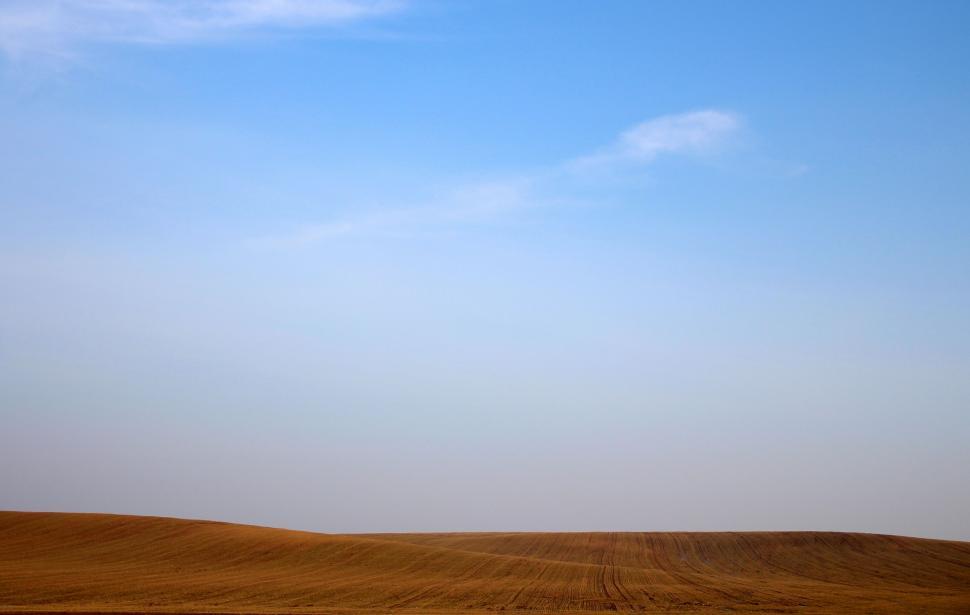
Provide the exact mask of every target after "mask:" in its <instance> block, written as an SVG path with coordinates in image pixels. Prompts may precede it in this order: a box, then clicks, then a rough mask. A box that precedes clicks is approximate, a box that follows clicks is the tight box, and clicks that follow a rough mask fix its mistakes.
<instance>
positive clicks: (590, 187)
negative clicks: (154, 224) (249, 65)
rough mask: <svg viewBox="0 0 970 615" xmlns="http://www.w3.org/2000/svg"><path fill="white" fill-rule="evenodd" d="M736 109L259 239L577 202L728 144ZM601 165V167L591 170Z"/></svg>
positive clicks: (656, 123)
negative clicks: (410, 203)
mask: <svg viewBox="0 0 970 615" xmlns="http://www.w3.org/2000/svg"><path fill="white" fill-rule="evenodd" d="M741 124H742V122H741V118H740V116H738V115H737V114H735V113H732V112H728V111H723V110H715V109H707V110H702V111H693V112H688V113H680V114H674V115H665V116H660V117H656V118H653V119H650V120H647V121H645V122H641V123H640V124H637V125H636V126H633V127H632V128H630V129H628V130H626V131H624V132H623V133H621V134H620V135H619V137H618V138H617V139H616V140H615V141H614V142H613V143H611V144H610V145H608V146H606V147H604V148H602V149H600V150H598V151H596V152H593V153H592V154H589V155H585V156H581V157H578V158H574V159H571V160H567V161H565V162H562V163H559V164H557V165H555V166H553V167H552V168H550V169H547V170H545V171H542V172H536V173H533V174H531V175H526V176H520V177H515V178H506V179H498V180H492V181H487V182H478V183H471V184H467V185H464V186H460V187H459V188H458V189H455V190H452V191H449V192H448V193H446V194H443V195H441V196H440V197H438V198H436V199H435V200H434V202H432V203H429V204H425V205H420V206H414V207H400V208H389V209H384V210H378V211H373V212H370V213H367V214H364V215H358V216H348V217H345V218H340V219H336V220H332V221H328V222H322V223H315V224H308V225H305V226H303V227H301V228H298V229H296V230H294V231H292V232H289V233H283V234H280V235H276V236H272V237H266V238H263V239H261V240H259V241H257V242H256V243H257V244H259V245H270V246H275V247H280V246H302V245H307V244H312V243H316V242H319V241H323V240H326V239H332V238H336V237H341V236H348V235H360V234H396V233H399V232H407V230H408V229H414V228H416V227H420V226H427V225H441V224H448V223H455V222H470V221H475V220H482V219H487V218H490V217H494V216H497V215H500V214H502V213H503V212H509V211H514V210H521V209H525V208H536V207H550V206H555V205H558V204H561V203H564V202H576V201H577V200H581V199H578V198H576V197H574V196H573V195H571V194H570V191H571V190H572V189H574V188H577V187H580V188H581V189H582V192H583V193H584V195H589V193H590V192H591V191H592V192H593V193H594V194H595V192H596V188H597V184H598V185H599V188H601V189H603V190H605V189H607V188H608V187H609V186H608V184H609V183H610V177H612V176H615V175H617V174H621V175H622V174H635V173H637V172H639V171H642V169H643V168H645V167H646V166H648V165H650V163H652V162H654V161H655V160H656V159H657V158H658V157H660V156H663V155H675V154H677V155H688V156H691V155H699V154H706V153H709V152H711V151H713V150H715V149H717V148H718V147H720V146H723V145H724V144H725V143H726V142H727V141H728V140H729V139H730V138H731V137H732V136H734V135H735V134H736V133H737V132H738V131H739V130H740V128H741ZM591 171H596V172H591Z"/></svg>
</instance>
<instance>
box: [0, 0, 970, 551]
mask: <svg viewBox="0 0 970 615" xmlns="http://www.w3.org/2000/svg"><path fill="white" fill-rule="evenodd" d="M968 26H970V9H968V7H967V5H966V3H962V2H949V3H948V2H937V3H932V4H929V3H917V2H888V3H887V2H878V3H877V2H872V3H866V2H858V3H852V4H851V5H846V4H845V3H836V2H832V3H825V2H813V3H803V4H794V3H772V2H750V3H744V4H734V5H729V4H726V3H717V2H619V1H613V2H605V3H588V2H529V3H523V2H511V1H509V2H505V1H488V2H486V1H480V2H445V1H433V0H428V1H426V2H422V1H420V0H413V1H411V2H366V1H363V0H360V1H358V0H333V1H328V0H321V1H320V2H310V1H306V0H289V1H282V0H232V1H229V0H211V1H208V2H202V3H189V2H169V3H162V2H156V1H154V0H133V1H132V2H127V3H121V2H101V3H98V2H88V1H84V0H61V1H60V2H54V1H52V0H43V1H40V2H26V1H23V2H22V1H20V0H8V1H5V2H0V135H2V136H3V138H2V139H0V289H2V295H3V299H4V300H3V301H2V302H0V412H2V413H3V421H4V424H5V429H3V430H0V462H2V463H0V485H3V487H4V488H3V489H0V508H17V509H48V510H101V511H109V512H127V513H140V514H167V515H175V516H188V517H208V518H218V519H225V520H235V521H245V522H252V523H262V524H270V525H279V526H287V527H297V528H306V529H314V530H321V531H385V530H386V531H392V530H401V531H403V530H427V531H434V530H442V531H443V530H488V529H520V530H584V529H629V530H634V529H643V530H670V529H685V530H711V529H833V530H859V531H877V532H890V533H899V534H912V535H923V536H937V537H949V538H959V539H964V540H966V539H970V525H968V523H967V519H970V497H968V496H967V494H966V489H965V488H964V487H965V484H966V480H967V473H966V468H967V467H970V453H968V452H967V451H968V449H967V447H966V442H967V441H968V440H970V412H968V409H970V317H968V316H967V315H968V314H970V272H968V265H970V242H968V241H967V237H968V236H970V207H968V205H970V204H968V198H970V176H968V174H967V173H966V167H967V161H968V160H970V139H968V135H970V113H968V111H967V110H968V109H970V79H968V78H967V66H968V61H970V43H968V42H967V40H966V36H965V32H966V30H967V27H968Z"/></svg>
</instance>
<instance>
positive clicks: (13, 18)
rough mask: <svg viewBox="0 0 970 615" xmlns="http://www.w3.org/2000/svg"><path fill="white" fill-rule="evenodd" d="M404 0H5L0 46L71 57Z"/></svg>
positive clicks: (334, 17) (339, 17)
mask: <svg viewBox="0 0 970 615" xmlns="http://www.w3.org/2000/svg"><path fill="white" fill-rule="evenodd" d="M403 6H404V0H2V1H0V51H2V52H3V53H4V54H5V55H7V56H8V57H10V58H13V59H22V58H30V57H37V56H41V57H53V58H69V57H72V56H74V55H75V54H76V53H77V51H78V48H79V47H80V46H82V45H84V44H86V43H92V42H111V43H139V44H176V43H186V42H197V41H208V40H219V39H224V38H227V37H232V36H235V35H238V34H241V33H244V32H247V31H253V30H257V29H297V28H313V27H321V26H333V25H339V24H347V23H351V22H356V21H360V20H364V19H370V18H374V17H379V16H382V15H387V14H389V13H392V12H395V11H398V10H400V9H401V8H403Z"/></svg>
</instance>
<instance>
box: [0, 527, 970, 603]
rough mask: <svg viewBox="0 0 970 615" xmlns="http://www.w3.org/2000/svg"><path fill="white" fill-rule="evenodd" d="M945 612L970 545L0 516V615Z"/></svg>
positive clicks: (965, 598) (963, 594)
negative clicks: (313, 528)
mask: <svg viewBox="0 0 970 615" xmlns="http://www.w3.org/2000/svg"><path fill="white" fill-rule="evenodd" d="M489 611H504V612H506V613H508V612H516V611H520V612H522V613H533V614H539V613H573V612H574V613H584V614H589V613H593V612H617V611H619V612H668V611H669V612H675V613H676V612H691V613H708V612H709V613H726V612H734V613H813V614H818V613H954V614H956V613H960V614H970V543H967V542H952V541H942V540H926V539H918V538H904V537H899V536H883V535H874V534H844V533H832V532H742V533H735V532H725V533H689V532H684V533H679V532H678V533H565V534H557V533H474V534H375V535H330V534H314V533H309V532H296V531H290V530H280V529H270V528H264V527H253V526H245V525H233V524H228V523H217V522H212V521H186V520H181V519H167V518H159V517H130V516H119V515H94V514H64V513H21V512H0V613H7V614H9V613H26V612H32V613H33V612H45V613H54V612H63V613H81V612H86V613H94V612H101V613H109V612H110V613H159V614H161V613H283V612H285V613H308V614H309V613H335V614H347V615H364V614H372V613H396V614H401V615H403V614H407V613H414V614H417V613H431V614H434V615H452V614H459V613H465V614H471V613H476V614H481V615H484V613H485V612H489Z"/></svg>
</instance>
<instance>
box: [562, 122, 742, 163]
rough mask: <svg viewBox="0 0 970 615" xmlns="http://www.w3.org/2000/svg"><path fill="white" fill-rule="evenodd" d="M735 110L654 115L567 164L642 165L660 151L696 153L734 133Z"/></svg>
mask: <svg viewBox="0 0 970 615" xmlns="http://www.w3.org/2000/svg"><path fill="white" fill-rule="evenodd" d="M740 125H741V120H740V118H739V117H738V116H737V114H735V113H731V112H729V111H721V110H717V109H705V110H702V111H692V112H689V113H680V114H676V115H664V116H661V117H656V118H653V119H650V120H647V121H645V122H641V123H639V124H637V125H636V126H634V127H632V128H630V129H629V130H626V131H625V132H623V133H622V134H621V135H620V136H619V138H618V139H616V141H615V142H614V143H612V144H611V145H609V146H608V147H606V148H603V149H602V150H600V151H598V152H594V153H593V154H590V155H588V156H583V157H581V158H577V159H576V160H574V161H572V162H571V163H570V166H571V167H572V168H574V169H579V168H583V167H597V166H616V165H621V164H634V165H639V164H646V163H650V162H652V161H653V160H654V159H655V158H657V156H661V155H663V154H700V153H704V152H707V151H710V150H712V149H713V148H715V147H717V146H719V145H721V144H722V143H724V141H725V139H726V138H727V137H729V136H730V135H732V134H734V133H735V132H737V130H738V128H739V127H740Z"/></svg>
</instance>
